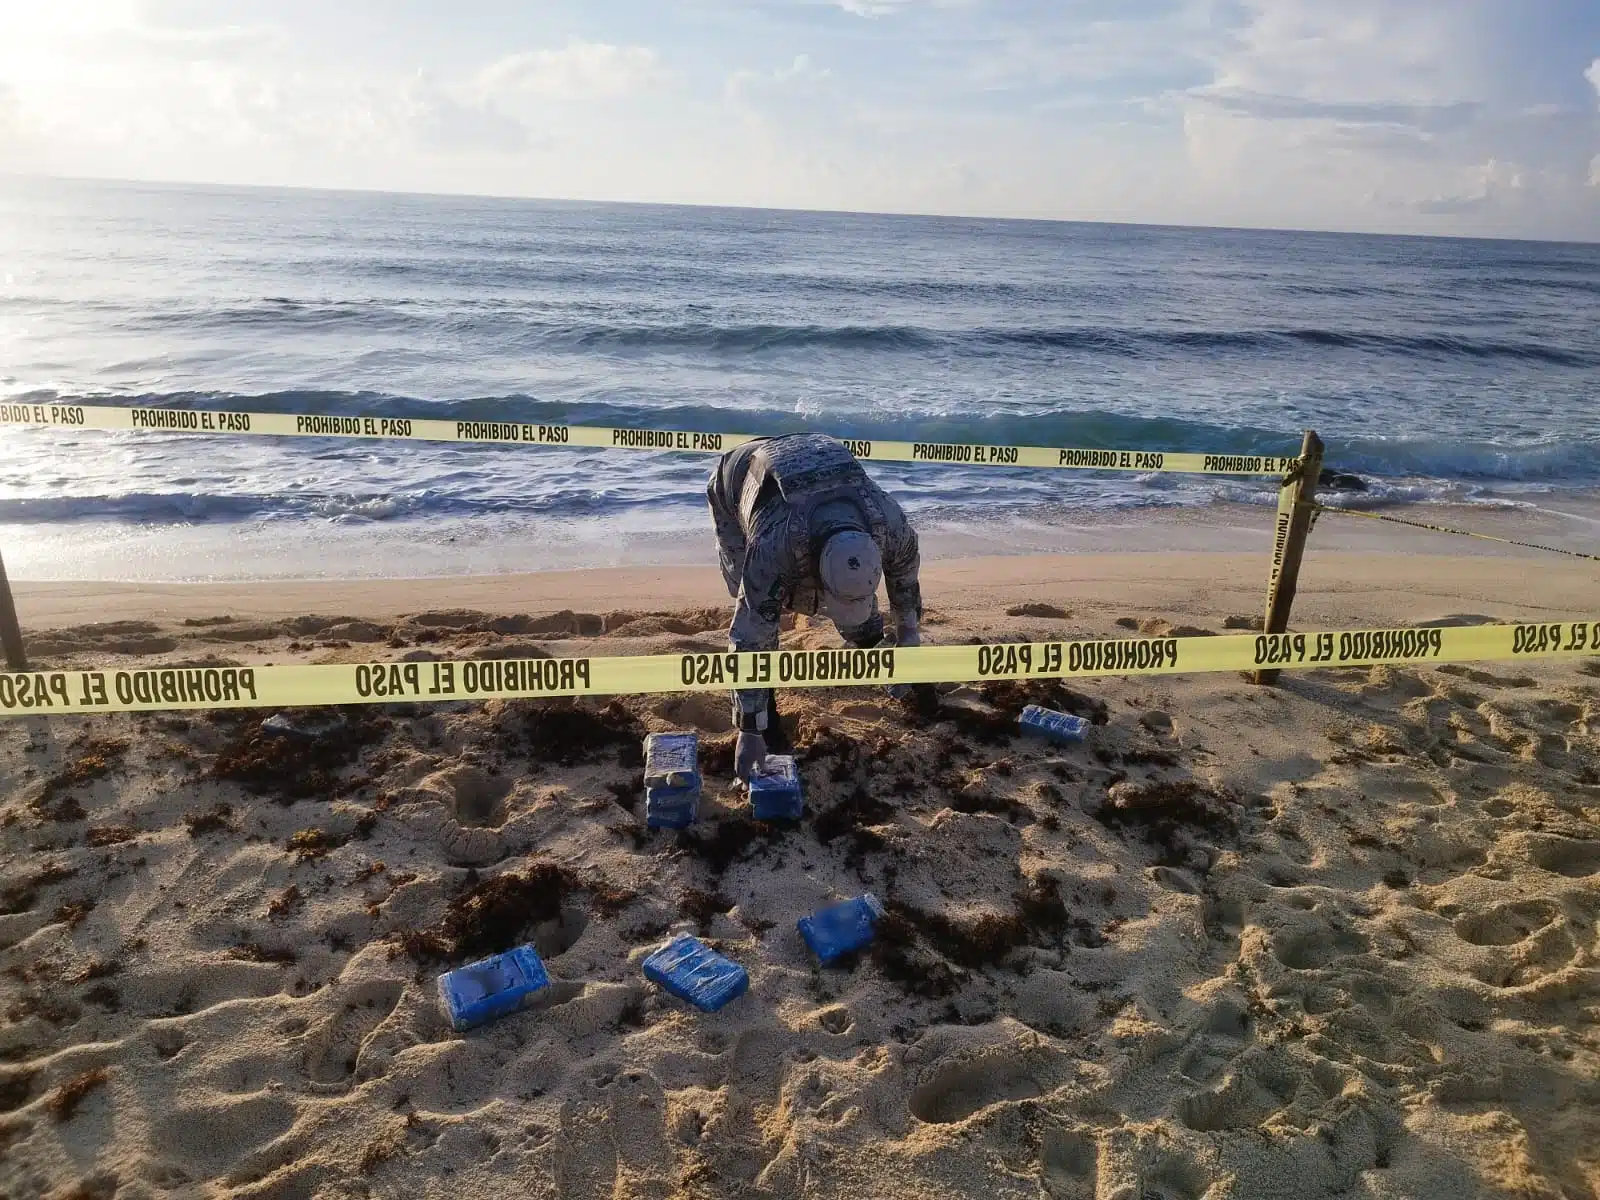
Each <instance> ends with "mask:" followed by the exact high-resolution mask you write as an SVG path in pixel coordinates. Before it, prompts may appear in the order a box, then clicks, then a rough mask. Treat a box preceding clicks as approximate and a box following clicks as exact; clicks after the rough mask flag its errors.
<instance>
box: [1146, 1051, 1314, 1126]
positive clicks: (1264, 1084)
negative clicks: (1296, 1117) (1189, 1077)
mask: <svg viewBox="0 0 1600 1200" xmlns="http://www.w3.org/2000/svg"><path fill="white" fill-rule="evenodd" d="M1302 1077H1303V1072H1302V1071H1301V1069H1300V1068H1299V1067H1297V1066H1295V1065H1294V1064H1293V1062H1292V1061H1291V1060H1290V1059H1289V1058H1288V1057H1287V1055H1286V1054H1285V1052H1284V1050H1283V1049H1282V1047H1279V1046H1258V1047H1254V1048H1252V1049H1251V1050H1250V1051H1247V1052H1246V1053H1245V1054H1244V1055H1241V1056H1240V1058H1239V1059H1238V1060H1237V1061H1236V1062H1235V1063H1234V1065H1233V1069H1232V1070H1231V1071H1230V1072H1229V1073H1228V1075H1227V1076H1226V1078H1224V1079H1223V1081H1222V1082H1221V1083H1220V1084H1219V1085H1218V1086H1217V1087H1214V1088H1212V1089H1210V1090H1209V1091H1204V1092H1196V1093H1195V1094H1193V1095H1191V1096H1186V1097H1184V1098H1183V1099H1182V1100H1181V1101H1179V1103H1178V1110H1177V1116H1178V1120H1180V1121H1182V1122H1183V1123H1184V1124H1185V1125H1187V1126H1188V1127H1189V1128H1190V1129H1193V1130H1194V1131H1195V1132H1197V1133H1218V1132H1221V1131H1223V1130H1228V1129H1254V1128H1255V1127H1256V1126H1257V1125H1259V1124H1261V1122H1262V1121H1264V1120H1266V1119H1267V1118H1268V1117H1270V1116H1271V1115H1272V1114H1273V1113H1275V1112H1278V1111H1280V1110H1282V1109H1284V1108H1286V1107H1287V1106H1288V1105H1289V1104H1290V1103H1292V1102H1293V1100H1294V1098H1295V1094H1296V1093H1297V1092H1298V1091H1299V1090H1300V1083H1301V1080H1302Z"/></svg>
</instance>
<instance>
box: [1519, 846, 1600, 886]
mask: <svg viewBox="0 0 1600 1200" xmlns="http://www.w3.org/2000/svg"><path fill="white" fill-rule="evenodd" d="M1528 857H1529V858H1531V859H1533V863H1534V866H1536V867H1538V868H1540V869H1541V870H1544V871H1551V872H1554V873H1555V874H1557V875H1565V876H1566V877H1567V878H1568V879H1582V878H1584V877H1585V876H1588V875H1594V874H1600V841H1585V840H1581V839H1579V838H1563V837H1549V836H1545V837H1536V838H1535V837H1530V838H1529V839H1528Z"/></svg>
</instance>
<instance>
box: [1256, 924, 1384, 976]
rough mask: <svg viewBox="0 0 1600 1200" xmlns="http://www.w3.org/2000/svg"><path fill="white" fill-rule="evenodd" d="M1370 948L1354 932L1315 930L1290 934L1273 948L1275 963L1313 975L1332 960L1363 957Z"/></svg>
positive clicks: (1366, 942)
mask: <svg viewBox="0 0 1600 1200" xmlns="http://www.w3.org/2000/svg"><path fill="white" fill-rule="evenodd" d="M1371 948H1372V944H1371V943H1370V942H1369V941H1368V940H1367V938H1366V936H1365V935H1363V934H1361V933H1358V932H1357V931H1355V930H1353V929H1339V930H1332V931H1327V930H1317V931H1314V932H1304V933H1296V934H1291V935H1289V936H1287V937H1285V938H1283V939H1282V940H1280V941H1277V942H1275V943H1274V945H1273V953H1274V954H1275V955H1277V958H1278V961H1279V962H1281V963H1282V964H1283V965H1284V966H1286V967H1288V968H1290V969H1291V970H1294V971H1315V970H1318V969H1320V968H1322V967H1325V966H1327V965H1328V964H1329V963H1331V962H1333V961H1334V960H1335V959H1338V958H1344V957H1346V956H1347V955H1351V954H1365V953H1366V952H1367V951H1368V950H1370V949H1371Z"/></svg>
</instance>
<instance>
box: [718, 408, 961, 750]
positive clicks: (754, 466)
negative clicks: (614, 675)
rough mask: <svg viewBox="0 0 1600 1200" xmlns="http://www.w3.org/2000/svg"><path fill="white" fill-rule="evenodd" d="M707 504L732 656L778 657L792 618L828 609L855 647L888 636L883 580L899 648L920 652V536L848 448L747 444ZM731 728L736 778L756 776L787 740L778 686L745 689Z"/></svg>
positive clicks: (798, 439) (825, 442)
mask: <svg viewBox="0 0 1600 1200" xmlns="http://www.w3.org/2000/svg"><path fill="white" fill-rule="evenodd" d="M706 499H707V501H708V502H709V503H710V506H711V520H712V522H713V523H714V524H715V526H716V531H717V552H718V559H719V561H720V562H721V565H722V577H723V579H724V580H725V581H726V583H727V585H728V594H729V595H730V596H732V597H733V598H734V599H735V600H737V601H738V605H737V607H736V608H735V609H734V613H733V623H732V625H730V626H729V628H728V644H729V646H730V648H731V649H733V650H736V651H759V650H776V649H777V648H778V625H779V621H780V619H781V618H782V616H783V614H784V613H785V612H795V613H805V614H807V615H812V614H815V613H818V612H822V613H825V614H826V615H827V616H828V617H829V618H830V619H831V620H832V621H833V623H834V626H835V627H836V628H837V629H838V630H839V635H840V636H841V637H843V638H844V640H845V641H846V642H848V643H850V644H851V645H852V646H857V647H860V648H862V649H870V648H871V647H873V646H877V645H879V644H880V643H882V642H883V641H884V640H885V637H884V622H883V616H882V614H881V613H880V612H879V611H878V581H879V580H880V579H884V580H886V581H887V585H888V589H887V590H888V593H889V607H890V609H891V611H892V613H893V616H894V644H895V645H897V646H916V645H919V644H920V642H921V640H922V639H921V632H920V622H921V620H922V589H921V587H920V586H919V584H918V582H917V571H918V569H919V567H920V566H921V558H920V556H919V554H918V551H917V534H916V531H915V530H914V529H912V528H911V523H910V522H909V521H908V520H906V515H905V513H904V512H903V511H902V510H901V508H900V506H899V505H898V504H896V503H895V501H894V500H893V498H892V497H890V496H889V495H888V493H886V492H885V491H884V490H883V489H882V488H880V487H879V486H878V485H877V484H875V483H873V482H872V480H871V479H869V478H868V477H867V473H866V472H865V471H864V470H862V468H861V464H860V463H858V462H857V461H856V459H855V456H854V455H853V454H851V453H850V451H849V450H848V449H847V448H846V447H845V445H844V443H842V442H840V441H838V440H836V439H835V438H831V437H828V436H826V435H825V434H818V433H799V434H791V435H788V436H785V437H773V438H758V439H756V440H755V441H752V442H746V443H745V444H744V445H742V446H740V447H738V448H737V449H735V450H730V451H729V452H728V453H727V454H725V455H723V456H722V460H721V461H720V462H719V463H718V464H717V468H716V470H715V471H713V472H712V474H711V479H710V481H709V482H708V483H707V484H706ZM921 690H922V689H919V696H918V698H919V699H925V698H924V697H923V696H922V695H921V694H920V693H921ZM927 690H930V691H931V689H927ZM733 720H734V725H735V727H736V728H737V729H738V731H739V742H738V747H737V749H736V751H735V758H734V762H735V766H734V771H735V774H737V775H738V777H739V778H740V779H745V780H748V779H749V778H750V776H751V774H752V773H754V772H755V771H757V770H759V769H760V767H761V765H762V763H763V762H764V761H765V760H766V755H767V744H766V738H767V735H768V734H769V732H770V733H773V734H779V733H780V732H781V731H780V730H779V729H778V728H777V721H778V716H777V702H776V700H775V698H774V697H773V694H772V691H771V689H768V688H746V689H743V690H740V691H736V692H735V693H734V694H733Z"/></svg>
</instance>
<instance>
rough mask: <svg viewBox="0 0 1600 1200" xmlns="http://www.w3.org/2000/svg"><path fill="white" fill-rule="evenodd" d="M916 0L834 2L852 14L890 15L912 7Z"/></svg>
mask: <svg viewBox="0 0 1600 1200" xmlns="http://www.w3.org/2000/svg"><path fill="white" fill-rule="evenodd" d="M915 2H916V0H833V3H834V4H836V5H838V6H839V7H840V8H842V9H844V11H845V12H847V13H850V14H851V15H852V16H857V17H866V18H868V19H869V20H870V19H872V18H873V17H889V16H893V15H894V14H895V13H897V12H901V11H902V10H904V9H907V8H910V7H911V6H912V4H914V3H915Z"/></svg>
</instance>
